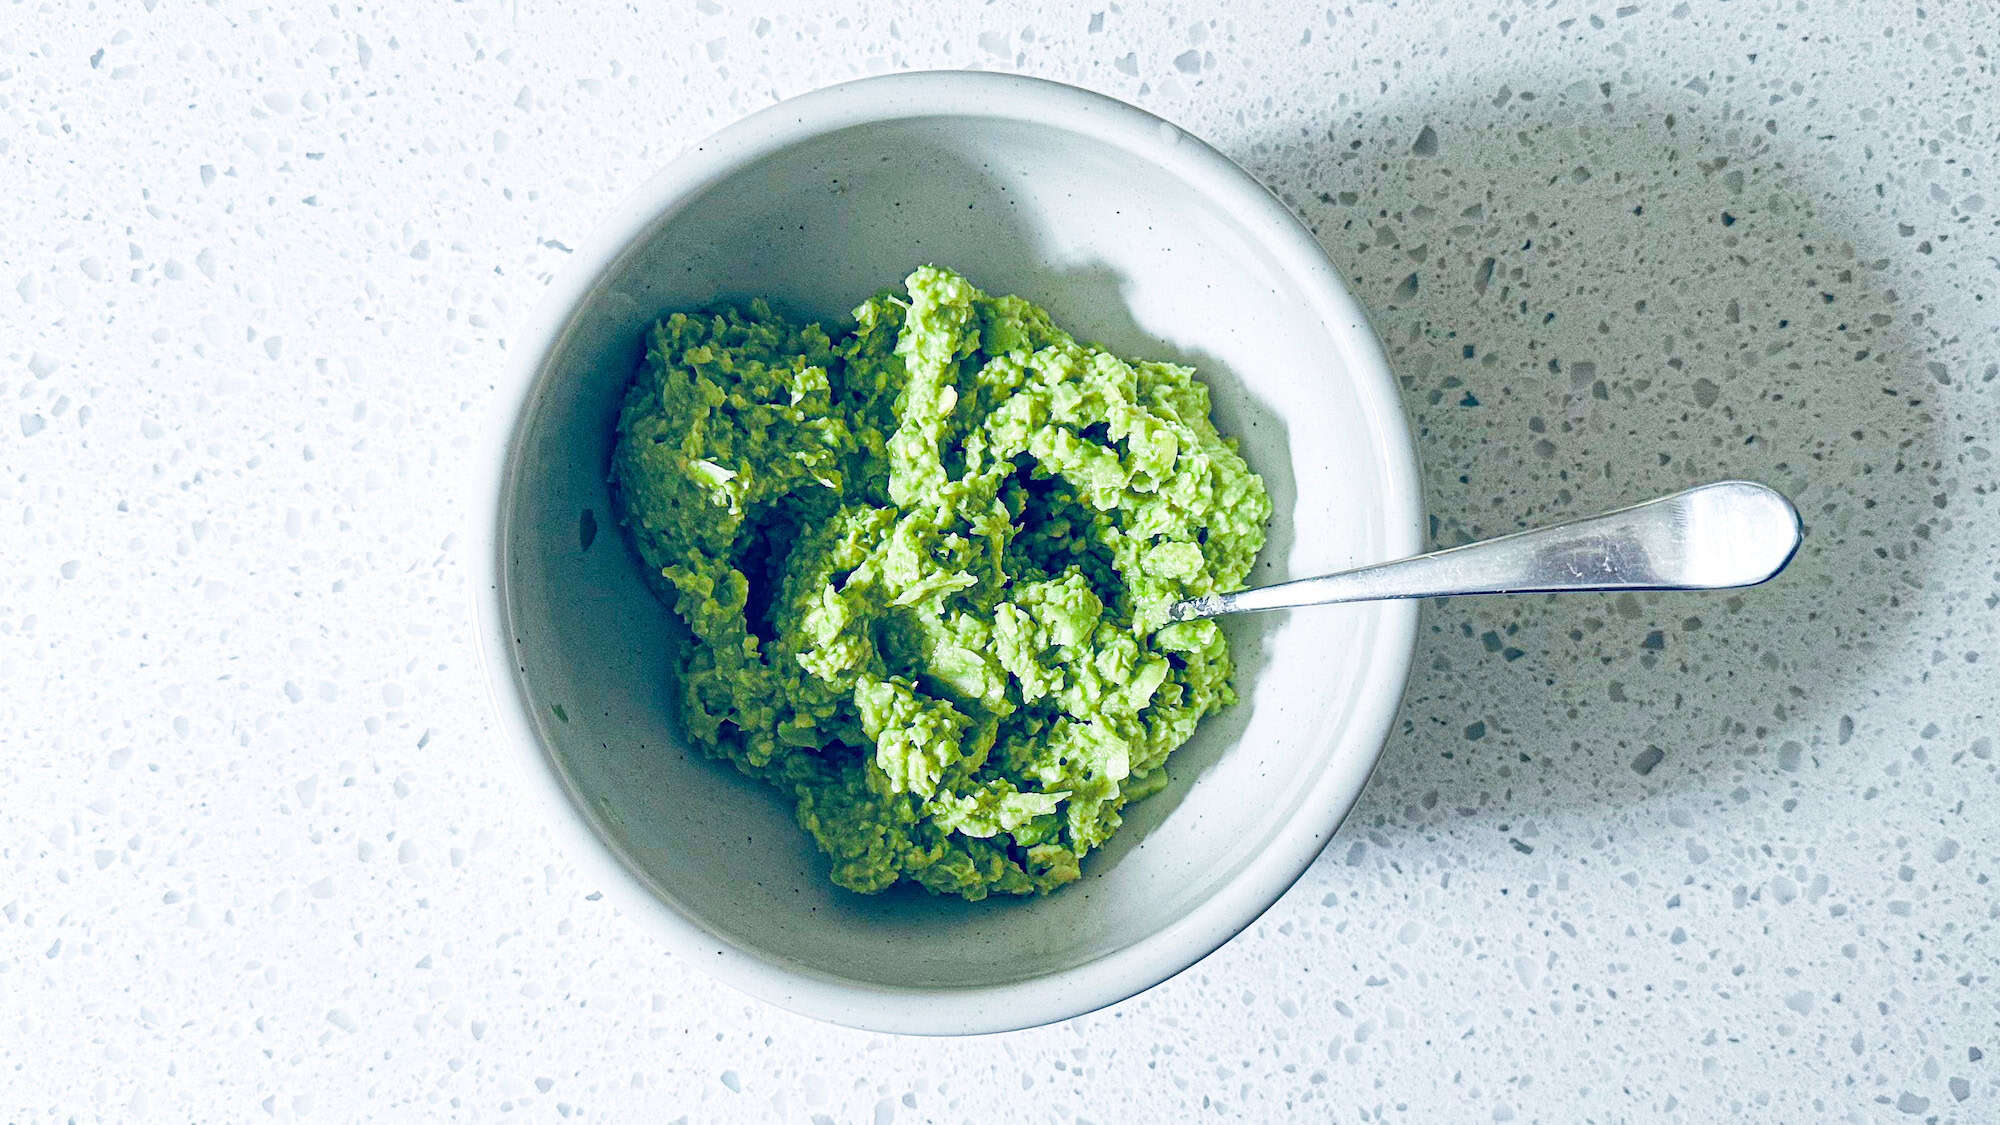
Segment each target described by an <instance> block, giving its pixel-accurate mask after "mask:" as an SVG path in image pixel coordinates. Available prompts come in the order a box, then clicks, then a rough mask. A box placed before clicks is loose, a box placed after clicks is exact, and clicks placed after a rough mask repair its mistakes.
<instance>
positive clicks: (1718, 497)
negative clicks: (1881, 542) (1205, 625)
mask: <svg viewBox="0 0 2000 1125" xmlns="http://www.w3.org/2000/svg"><path fill="white" fill-rule="evenodd" d="M1801 534H1802V529H1801V528H1800V525H1799V513H1798V510H1797V509H1795V508H1793V507H1792V502H1791V501H1789V500H1787V499H1785V498H1784V497H1783V496H1782V495H1780V494H1779V493H1777V492H1776V491H1774V490H1772V489H1770V488H1766V487H1765V486H1763V485H1761V484H1753V483H1751V482H1749V481H1721V482H1718V483H1716V484H1705V485H1702V486H1700V487H1699V488H1690V489H1688V490H1687V491H1686V492H1676V493H1674V494H1673V495H1672V496H1662V497H1660V498H1659V499H1657V500H1648V501H1647V502H1645V503H1644V504H1637V505H1634V506H1632V507H1630V508H1621V509H1619V510H1618V511H1615V512H1606V513H1605V514H1603V515H1601V516H1589V517H1586V518H1584V519H1579V520H1572V521H1570V522H1568V523H1560V524H1556V525H1555V526H1553V527H1543V528H1537V529H1535V530H1533V531H1523V532H1519V533H1517V534H1514V535H1503V536H1501V537H1500V538H1498V539H1486V540H1482V541H1480V542H1478V543H1468V544H1466V545H1465V546H1463V547H1453V548H1451V549H1450V550H1447V551H1434V552H1432V553H1431V554H1428V555H1418V556H1416V557H1414V558H1407V559H1402V560H1399V561H1397V562H1386V563H1379V564H1377V565H1375V566H1365V567H1362V568H1360V569H1358V570H1347V571H1342V572H1340V573H1339V574H1328V575H1325V576H1323V577H1319V578H1302V579H1299V580H1298V581H1296V582H1284V583H1280V584H1278V585H1276V586H1261V587H1258V588H1257V589H1254V590H1239V591H1237V592H1236V593H1233V594H1210V595H1205V596H1203V597H1199V598H1190V599H1188V600H1187V601H1183V602H1178V603H1176V604H1175V605H1174V606H1173V607H1172V608H1171V609H1169V610H1168V619H1169V620H1172V621H1191V620H1194V619H1195V618H1198V617H1214V616H1216V615H1218V614H1223V613H1241V612H1245V611H1248V610H1261V609H1286V608H1289V607H1292V606H1306V605H1329V604H1333V603H1336V602H1366V601H1381V600H1385V599H1393V598H1440V597H1453V596H1456V595H1459V594H1533V593H1554V592H1559V591H1591V590H1598V591H1602V590H1720V589H1725V588H1728V587H1732V586H1755V585H1756V584H1758V583H1759V582H1764V581H1767V580H1769V579H1771V578H1773V577H1775V576H1776V575H1777V573H1778V572H1779V571H1781V570H1783V569H1785V564H1786V563H1789V562H1791V561H1792V556H1793V555H1794V554H1795V553H1797V551H1798V549H1799V539H1800V536H1801Z"/></svg>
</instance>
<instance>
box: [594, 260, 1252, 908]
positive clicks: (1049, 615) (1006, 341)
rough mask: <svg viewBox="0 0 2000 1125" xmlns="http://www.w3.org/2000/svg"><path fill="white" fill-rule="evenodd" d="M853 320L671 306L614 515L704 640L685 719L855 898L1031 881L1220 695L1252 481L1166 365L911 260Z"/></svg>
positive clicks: (643, 389)
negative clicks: (895, 285)
mask: <svg viewBox="0 0 2000 1125" xmlns="http://www.w3.org/2000/svg"><path fill="white" fill-rule="evenodd" d="M853 315H854V324H853V326H852V327H851V328H843V329H841V330H839V331H838V332H837V333H835V332H829V330H828V329H826V328H823V327H821V326H820V325H818V324H796V323H793V322H791V321H788V320H787V319H785V318H784V317H782V316H779V315H778V314H777V313H775V312H773V311H772V309H771V307H770V306H769V305H768V304H766V303H765V302H763V301H761V300H759V301H751V302H750V303H749V304H748V306H747V307H743V308H726V309H719V310H716V311H708V312H689V313H674V314H672V315H670V316H668V317H667V318H666V319H664V320H661V321H659V322H658V323H657V324H655V325H654V326H653V328H652V330H651V332H650V333H649V334H648V336H647V341H646V356H645V360H644V362H643V364H642V365H641V367H640V370H639V373H638V375H637V376H636V378H635V379H634V381H633V384H632V387H631V389H630V391H629V392H628V393H627V395H626V398H625V402H624V407H623V410H622V412H621V413H620V415H619V419H618V433H617V447H616V451H615V452H614V454H613V456H612V477H613V482H614V484H615V485H616V486H617V490H618V496H619V506H620V515H621V517H622V519H623V522H624V524H625V527H626V528H627V530H628V532H629V534H630V535H631V538H632V542H633V544H634V545H635V546H636V548H637V550H638V553H639V555H640V557H641V558H642V559H643V560H644V562H645V565H646V566H647V568H648V569H649V570H650V571H651V572H652V573H653V574H655V575H657V577H658V583H657V586H658V589H659V591H660V594H661V596H662V597H663V599H664V600H666V602H667V603H668V604H669V605H671V606H672V608H673V610H674V611H675V612H676V613H678V614H679V615H680V617H681V618H682V619H684V620H685V621H686V622H687V625H688V628H689V629H690V630H691V632H692V633H693V638H694V642H693V646H692V648H691V651H690V653H689V657H688V662H687V669H686V674H685V677H684V681H683V688H684V692H683V695H682V700H681V708H682V719H683V722H684V725H685V727H686V731H687V735H688V737H689V738H690V740H691V741H693V742H694V743H695V744H696V745H698V746H700V747H701V748H702V749H703V750H705V751H707V752H708V753H710V754H713V755H715V756H716V757H719V758H723V759H726V760H728V761H729V762H732V763H734V764H735V765H736V767H737V768H738V769H740V770H742V771H743V772H745V773H747V774H749V775H751V776H753V777H756V778H760V779H762V780H764V781H766V782H769V783H770V784H771V785H773V786H775V787H777V788H778V789H779V791H781V792H782V793H783V794H784V795H785V796H786V798H787V800H789V801H792V802H795V803H796V806H797V816H798V822H799V824H800V826H801V827H803V828H804V829H805V830H806V831H807V832H808V833H810V834H811V835H812V838H813V839H814V840H815V841H816V842H817V843H818V845H819V847H820V848H821V849H823V850H824V851H825V852H826V854H827V855H828V856H829V857H830V858H831V860H832V878H833V881H834V882H835V883H837V884H838V885H840V886H842V887H846V888H848V889H850V890H855V891H860V892H864V893H868V892H875V891H880V890H883V889H884V888H887V887H889V886H891V885H892V884H894V883H896V882H898V881H899V880H910V881H912V882H915V883H918V884H921V885H922V886H924V887H926V888H929V889H930V890H931V891H934V892H937V893H941V894H954V895H963V896H964V897H966V898H969V899H979V898H984V897H986V896H987V895H989V894H993V893H996V892H998V893H1004V894H1029V893H1035V892H1044V891H1048V890H1052V889H1054V888H1056V887H1059V886H1061V885H1063V884H1064V883H1068V882H1070V881H1072V880H1074V879H1076V878H1077V875H1078V864H1079V863H1080V862H1081V860H1082V859H1083V857H1084V855H1085V854H1086V853H1088V852H1089V851H1090V850H1091V849H1092V848H1095V847H1098V846H1099V845H1101V844H1103V843H1104V841H1105V840H1106V839H1108V838H1109V837H1110V836H1111V834H1112V832H1114V831H1116V830H1117V828H1118V825H1119V822H1120V819H1121V818H1120V815H1119V810H1120V809H1121V808H1122V807H1123V806H1124V805H1125V803H1126V802H1128V801H1132V800H1136V799H1138V798H1140V797H1144V796H1146V795H1148V794H1150V793H1153V792H1155V791H1157V790H1159V789H1160V788H1162V787H1163V786H1164V785H1165V784H1166V781H1167V774H1166V769H1165V766H1166V761H1167V756H1168V755H1169V754H1170V753H1171V752H1172V751H1173V749H1174V748H1175V747H1177V746H1179V745H1180V744H1181V743H1183V742H1185V741H1186V740H1187V738H1188V736H1189V735H1190V734H1192V733H1193V732H1194V729H1195V724H1196V723H1197V722H1199V721H1200V720H1201V718H1202V716H1204V715H1206V714H1208V713H1209V712H1211V711H1214V710H1216V709H1218V708H1220V707H1223V706H1225V705H1227V704H1230V703H1232V702H1234V701H1235V693H1234V692H1233V691H1232V690H1231V687H1230V683H1229V677H1230V671H1231V665H1230V660H1229V647H1228V644H1227V642H1226V641H1225V640H1224V639H1223V635H1222V632H1221V630H1220V629H1218V628H1217V627H1216V625H1215V623H1214V622H1212V621H1190V622H1182V623H1176V624H1166V623H1165V621H1166V616H1165V610H1166V607H1167V606H1168V605H1170V604H1171V603H1172V602H1174V601H1175V600H1178V599H1180V598H1184V597H1188V596H1191V595H1195V594H1205V593H1214V592H1220V591H1225V590H1230V589H1235V588H1237V587H1239V586H1240V585H1241V584H1242V582H1243V579H1244V576H1245V575H1246V574H1247V573H1248V572H1249V569H1250V563H1251V560H1252V559H1253V558H1254V557H1255V556H1256V554H1257V551H1258V550H1259V549H1260V548H1261V547H1262V546H1263V543H1264V525H1265V522H1266V521H1267V519H1268V518H1269V516H1270V513H1271V503H1270V499H1269V498H1268V497H1267V496H1266V494H1265V491H1264V486H1263V482H1262V481H1260V480H1259V479H1258V478H1257V475H1256V474H1255V473H1253V472H1251V471H1250V469H1249V467H1248V466H1247V465H1245V464H1244V462H1243V459H1242V458H1241V457H1240V456H1238V455H1237V453H1236V449H1235V443H1234V442H1233V441H1232V440H1230V439H1227V438H1223V437H1221V436H1219V435H1218V434H1217V433H1216V430H1215V426H1214V424H1213V423H1212V422H1211V421H1210V420H1209V416H1208V410H1209V404H1208V390H1207V388H1206V387H1204V386H1203V385H1202V384H1201V383H1199V382H1196V381H1195V379H1194V372H1193V371H1191V370H1189V369H1188V368H1186V367H1180V366H1177V365H1174V364H1171V363H1154V362H1148V361H1128V360H1123V359H1120V358H1118V357H1117V356H1114V355H1111V354H1110V353H1108V352H1106V351H1104V350H1102V349H1100V348H1095V347H1091V346H1089V345H1085V344H1079V343H1078V342H1077V341H1076V340H1075V339H1074V338H1072V337H1071V336H1070V335H1069V334H1068V333H1066V332H1064V331H1063V330H1062V329H1060V328H1058V327H1056V325H1055V324H1053V323H1051V321H1050V320H1049V316H1048V314H1047V313H1045V312H1044V311H1042V310H1041V309H1039V308H1037V307H1035V306H1034V305H1031V304H1029V303H1028V302H1027V301H1024V300H1022V299H1021V298H1019V297H994V296H989V295H987V294H986V293H983V292H981V291H979V290H978V289H975V288H974V287H973V286H972V285H971V284H970V283H969V282H967V281H966V279H965V278H963V277H960V276H959V275H958V274H955V273H952V272H950V271H948V270H944V269H938V268H935V267H928V266H927V267H924V268H922V269H918V270H917V271H916V272H914V273H912V274H910V275H909V277H908V278H907V279H906V280H905V282H904V290H903V291H902V292H887V293H883V294H881V295H879V296H877V297H874V298H872V299H870V300H869V301H867V302H866V303H865V304H863V305H862V306H861V307H860V308H857V309H855V310H854V314H853Z"/></svg>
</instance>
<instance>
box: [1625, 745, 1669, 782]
mask: <svg viewBox="0 0 2000 1125" xmlns="http://www.w3.org/2000/svg"><path fill="white" fill-rule="evenodd" d="M1666 756H1667V752H1666V751H1665V750H1662V749H1660V748H1659V747H1657V746H1648V747H1646V748H1645V749H1644V750H1641V751H1639V754H1638V756H1637V757H1635V758H1633V759H1632V772H1633V773H1636V774H1638V775H1639V776H1640V777H1644V776H1646V775H1647V774H1649V773H1652V772H1653V767H1654V766H1657V765H1659V764H1660V762H1661V761H1662V760H1663V759H1665V758H1666Z"/></svg>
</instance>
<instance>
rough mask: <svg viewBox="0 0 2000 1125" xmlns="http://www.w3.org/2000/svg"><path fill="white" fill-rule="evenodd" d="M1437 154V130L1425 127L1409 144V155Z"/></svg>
mask: <svg viewBox="0 0 2000 1125" xmlns="http://www.w3.org/2000/svg"><path fill="white" fill-rule="evenodd" d="M1437 154H1438V135H1437V130H1436V129H1433V128H1431V127H1430V126H1429V125H1426V126H1424V128H1423V131H1422V132H1420V133H1418V134H1417V139H1416V140H1415V141H1412V142H1411V143H1410V155H1411V156H1436V155H1437Z"/></svg>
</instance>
